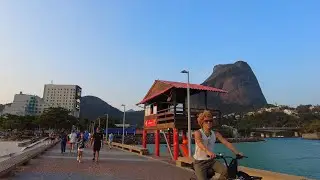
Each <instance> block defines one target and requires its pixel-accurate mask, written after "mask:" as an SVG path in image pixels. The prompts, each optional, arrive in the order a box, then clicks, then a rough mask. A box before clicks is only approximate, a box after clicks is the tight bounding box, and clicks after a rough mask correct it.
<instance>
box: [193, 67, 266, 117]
mask: <svg viewBox="0 0 320 180" xmlns="http://www.w3.org/2000/svg"><path fill="white" fill-rule="evenodd" d="M202 85H206V86H211V87H216V88H220V89H224V90H226V91H228V93H227V94H217V93H208V97H207V98H208V99H207V100H208V106H209V107H211V108H218V109H221V110H222V111H223V112H224V113H230V112H243V111H249V110H252V109H256V108H260V107H263V106H265V105H266V104H267V101H266V98H265V97H264V95H263V93H262V90H261V88H260V85H259V82H258V80H257V78H256V76H255V74H254V72H253V71H252V69H251V67H250V66H249V65H248V63H246V62H244V61H237V62H235V63H234V64H222V65H216V66H214V68H213V72H212V74H211V75H210V76H209V77H208V78H207V79H206V80H205V81H204V82H203V83H202ZM191 100H192V104H193V107H200V106H203V105H204V95H203V94H199V95H194V96H193V97H192V99H191Z"/></svg>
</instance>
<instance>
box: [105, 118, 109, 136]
mask: <svg viewBox="0 0 320 180" xmlns="http://www.w3.org/2000/svg"><path fill="white" fill-rule="evenodd" d="M106 115H107V119H106V140H108V123H109V114H106Z"/></svg>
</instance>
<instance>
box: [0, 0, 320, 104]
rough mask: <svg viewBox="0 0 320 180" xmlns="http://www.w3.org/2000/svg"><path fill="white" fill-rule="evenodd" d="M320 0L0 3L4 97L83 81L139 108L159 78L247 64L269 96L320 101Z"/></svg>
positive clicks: (195, 77) (0, 97)
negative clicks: (46, 86) (186, 70)
mask: <svg viewBox="0 0 320 180" xmlns="http://www.w3.org/2000/svg"><path fill="white" fill-rule="evenodd" d="M319 7H320V1H318V0H308V1H301V0H265V1H262V0H260V1H257V0H246V1H236V0H234V1H191V0H190V1H189V0H186V1H182V0H180V1H169V0H161V1H150V0H145V1H138V0H137V1H130V0H126V1H121V0H117V1H107V0H106V1H64V0H54V1H53V0H46V1H41V0H28V1H12V0H2V1H0V23H1V24H0V76H1V88H0V103H8V102H10V101H12V99H13V95H14V94H15V93H18V92H19V91H20V90H21V91H23V92H25V93H30V94H37V95H39V96H42V92H43V85H44V84H45V83H50V81H51V80H53V82H54V83H57V84H79V85H80V86H81V87H82V88H83V95H95V96H98V97H100V98H102V99H103V100H105V101H106V102H108V103H110V104H111V105H113V106H115V107H117V108H120V107H121V106H120V105H121V104H122V103H124V104H127V106H128V108H134V107H135V105H134V104H135V103H137V102H138V101H140V100H141V99H142V98H143V96H144V95H145V94H146V92H147V91H148V89H149V88H150V86H151V85H152V83H153V81H154V80H155V79H165V80H173V81H184V80H185V79H186V78H185V76H184V75H183V74H180V73H179V72H180V71H181V70H182V69H184V68H186V69H188V70H190V72H191V81H192V83H201V82H203V81H204V80H205V79H206V77H208V76H209V75H210V74H211V72H212V68H213V66H214V65H216V64H221V63H232V62H234V61H237V60H240V59H241V60H244V61H247V62H248V63H249V64H250V66H251V67H252V69H253V70H254V72H255V74H256V76H257V78H258V80H259V82H260V85H261V87H262V90H263V93H264V95H265V96H266V98H267V100H268V102H270V103H274V102H277V103H279V104H288V105H297V104H307V103H311V104H317V103H319V104H320V96H319V92H320V83H319V77H320V71H319V66H320V33H319V32H320V11H319Z"/></svg>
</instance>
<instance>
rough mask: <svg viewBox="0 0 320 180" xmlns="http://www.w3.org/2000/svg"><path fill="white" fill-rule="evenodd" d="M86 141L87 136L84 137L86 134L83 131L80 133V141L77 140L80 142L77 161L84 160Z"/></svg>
mask: <svg viewBox="0 0 320 180" xmlns="http://www.w3.org/2000/svg"><path fill="white" fill-rule="evenodd" d="M85 142H86V140H85V138H84V134H83V133H81V134H80V137H79V139H78V141H77V144H78V156H77V161H78V162H79V163H81V162H82V157H83V153H84V152H83V151H84V148H85Z"/></svg>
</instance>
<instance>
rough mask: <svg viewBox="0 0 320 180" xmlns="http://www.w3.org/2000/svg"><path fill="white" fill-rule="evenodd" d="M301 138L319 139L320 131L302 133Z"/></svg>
mask: <svg viewBox="0 0 320 180" xmlns="http://www.w3.org/2000/svg"><path fill="white" fill-rule="evenodd" d="M302 138H303V139H311V140H320V132H317V133H305V134H302Z"/></svg>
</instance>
